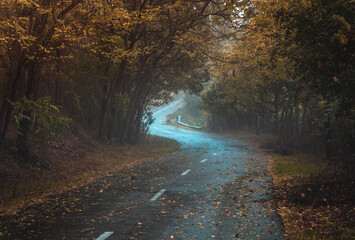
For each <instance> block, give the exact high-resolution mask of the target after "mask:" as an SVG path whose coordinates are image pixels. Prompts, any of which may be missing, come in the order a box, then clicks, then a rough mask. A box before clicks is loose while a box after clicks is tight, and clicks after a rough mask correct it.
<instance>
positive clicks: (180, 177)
mask: <svg viewBox="0 0 355 240" xmlns="http://www.w3.org/2000/svg"><path fill="white" fill-rule="evenodd" d="M182 104H183V103H182V102H181V100H178V101H177V102H173V103H171V104H170V105H168V106H165V107H161V108H159V109H156V111H155V113H154V116H155V117H156V121H155V123H154V124H153V125H152V126H151V128H150V129H151V134H156V135H160V136H164V137H169V138H174V139H176V140H177V141H179V142H180V143H181V149H180V150H179V151H177V152H175V153H173V154H170V155H168V156H166V157H163V158H160V159H156V160H153V161H150V162H146V163H144V164H141V165H139V166H136V167H133V168H129V169H125V170H122V171H120V172H118V173H116V174H113V175H111V176H108V177H106V178H103V179H100V180H99V181H97V182H95V183H93V184H90V185H88V186H84V187H82V188H79V189H76V190H75V191H72V192H67V193H64V194H62V195H60V196H59V197H58V196H53V200H52V202H51V201H49V204H48V203H47V204H45V206H42V204H38V205H34V206H32V207H31V208H29V209H26V210H23V212H19V213H18V218H23V217H25V218H26V219H25V221H23V219H22V220H21V224H20V225H19V224H18V223H19V221H16V219H15V220H14V219H13V217H12V218H11V217H9V219H7V220H8V222H7V223H6V224H5V225H6V229H7V230H6V231H7V232H6V231H5V233H6V235H4V236H2V237H0V239H98V240H104V239H108V240H110V239H112V240H113V239H148V240H153V239H154V240H155V239H283V231H282V225H281V223H280V221H279V219H278V216H277V214H276V213H275V211H274V209H273V207H272V204H271V178H270V176H269V173H268V170H267V157H266V156H265V155H263V154H262V153H261V152H259V151H258V150H256V149H253V147H252V146H250V145H249V144H247V143H244V142H242V141H239V140H237V139H236V138H234V137H224V136H219V135H214V134H209V133H203V132H198V131H193V130H186V129H181V128H176V127H173V126H169V125H166V124H165V116H166V115H167V114H169V113H171V112H173V111H175V110H176V109H177V108H179V107H181V106H182ZM39 212H40V213H41V214H38V213H39ZM2 220H6V219H2ZM16 229H18V230H16Z"/></svg>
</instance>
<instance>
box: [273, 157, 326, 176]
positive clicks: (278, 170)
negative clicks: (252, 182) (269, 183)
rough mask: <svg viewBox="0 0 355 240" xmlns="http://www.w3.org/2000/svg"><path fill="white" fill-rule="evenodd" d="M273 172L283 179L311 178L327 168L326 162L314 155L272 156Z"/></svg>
mask: <svg viewBox="0 0 355 240" xmlns="http://www.w3.org/2000/svg"><path fill="white" fill-rule="evenodd" d="M271 159H272V160H273V163H272V172H273V173H274V174H276V175H277V176H279V177H281V178H294V177H311V176H315V175H319V174H320V173H321V172H322V171H323V170H325V169H326V168H327V164H326V163H324V161H320V160H319V158H317V157H315V156H313V155H306V154H297V155H291V156H283V155H279V154H272V155H271Z"/></svg>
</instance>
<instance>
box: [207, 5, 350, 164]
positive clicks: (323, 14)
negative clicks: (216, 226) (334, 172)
mask: <svg viewBox="0 0 355 240" xmlns="http://www.w3.org/2000/svg"><path fill="white" fill-rule="evenodd" d="M235 4H236V5H235V6H236V8H237V9H239V14H238V15H237V17H236V18H235V21H233V23H232V24H231V25H230V26H229V27H228V29H229V34H230V36H231V39H232V41H231V42H230V44H226V45H225V46H224V50H223V51H222V50H221V51H222V53H224V54H225V58H223V61H222V60H221V61H218V62H216V64H215V67H214V75H215V76H216V81H214V83H213V84H211V85H210V86H209V88H208V89H207V90H206V91H205V92H204V95H203V107H204V109H205V110H206V112H207V113H208V123H209V126H210V128H211V129H212V130H224V129H240V128H243V127H247V128H251V129H254V130H255V129H256V131H257V133H258V134H260V131H261V132H268V133H271V134H273V135H275V136H277V137H278V139H279V145H280V148H283V150H284V151H286V152H289V153H292V152H295V151H297V150H300V149H308V150H310V151H313V152H319V153H324V154H325V155H326V156H328V157H336V156H342V157H343V159H345V158H346V159H348V160H351V159H352V154H353V153H354V149H355V145H354V133H355V130H354V126H355V118H354V116H355V109H354V106H355V102H354V90H355V86H354V82H355V81H354V79H355V68H354V64H355V54H354V53H355V32H354V26H355V4H354V1H349V0H292V1H289V0H287V1H286V0H253V1H237V3H235Z"/></svg>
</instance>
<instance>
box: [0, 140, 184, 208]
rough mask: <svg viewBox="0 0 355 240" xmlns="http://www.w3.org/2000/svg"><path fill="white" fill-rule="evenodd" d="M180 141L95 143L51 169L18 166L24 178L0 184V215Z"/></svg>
mask: <svg viewBox="0 0 355 240" xmlns="http://www.w3.org/2000/svg"><path fill="white" fill-rule="evenodd" d="M179 147H180V144H179V143H178V142H177V141H175V140H173V139H167V138H163V137H158V136H148V137H145V138H144V139H143V140H142V141H140V142H139V143H138V144H137V145H119V144H112V145H99V146H96V149H95V150H94V151H93V152H89V153H87V154H86V155H85V156H83V157H81V158H79V159H77V160H75V161H71V160H70V159H63V161H61V165H60V166H59V167H56V168H54V169H40V168H33V167H31V166H29V165H25V166H20V167H22V168H25V169H22V170H24V171H25V172H27V173H28V174H27V175H26V177H24V178H21V179H20V180H17V182H15V183H14V182H12V181H11V179H9V180H8V181H9V182H8V183H7V184H4V186H3V187H1V189H0V191H1V193H2V194H1V195H0V214H6V213H12V212H14V211H16V210H17V209H18V208H20V207H22V206H25V205H30V204H32V203H38V202H42V201H45V198H46V196H48V195H51V194H57V193H61V192H64V191H67V190H70V189H73V188H76V187H79V186H82V185H84V184H87V183H90V182H92V181H94V180H96V179H98V178H101V177H105V176H107V175H109V174H111V173H113V172H115V171H118V170H120V169H122V168H124V167H128V166H133V165H136V164H140V163H143V162H145V161H149V160H152V159H154V158H157V157H160V156H163V155H165V154H168V153H171V152H173V151H176V150H177V149H178V148H179Z"/></svg>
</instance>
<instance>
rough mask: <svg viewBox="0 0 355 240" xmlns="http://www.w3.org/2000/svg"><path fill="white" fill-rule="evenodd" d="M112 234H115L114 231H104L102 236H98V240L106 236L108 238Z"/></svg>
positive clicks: (103, 239)
mask: <svg viewBox="0 0 355 240" xmlns="http://www.w3.org/2000/svg"><path fill="white" fill-rule="evenodd" d="M112 234H113V232H104V233H103V234H101V236H100V237H98V238H96V240H105V239H106V238H108V237H109V236H111V235H112Z"/></svg>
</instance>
